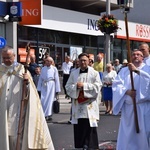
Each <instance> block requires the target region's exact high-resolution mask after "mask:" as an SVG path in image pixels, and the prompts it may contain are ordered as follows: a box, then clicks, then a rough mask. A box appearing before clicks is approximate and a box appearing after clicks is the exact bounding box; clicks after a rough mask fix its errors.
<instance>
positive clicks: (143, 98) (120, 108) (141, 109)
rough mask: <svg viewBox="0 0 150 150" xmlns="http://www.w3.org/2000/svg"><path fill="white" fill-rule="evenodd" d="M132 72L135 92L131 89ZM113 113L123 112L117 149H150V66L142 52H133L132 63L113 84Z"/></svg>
mask: <svg viewBox="0 0 150 150" xmlns="http://www.w3.org/2000/svg"><path fill="white" fill-rule="evenodd" d="M130 71H132V74H133V81H134V88H135V91H133V90H131V80H130ZM112 88H113V113H114V114H115V115H117V114H119V112H121V119H120V127H119V133H118V139H117V150H150V67H149V66H147V65H146V64H144V63H143V54H142V52H141V51H140V50H134V51H133V52H132V63H129V64H128V67H124V68H122V69H121V71H120V72H119V74H118V76H117V77H116V78H115V80H114V81H113V85H112ZM133 98H135V101H136V107H137V115H138V124H139V133H137V131H136V124H135V118H134V108H133Z"/></svg>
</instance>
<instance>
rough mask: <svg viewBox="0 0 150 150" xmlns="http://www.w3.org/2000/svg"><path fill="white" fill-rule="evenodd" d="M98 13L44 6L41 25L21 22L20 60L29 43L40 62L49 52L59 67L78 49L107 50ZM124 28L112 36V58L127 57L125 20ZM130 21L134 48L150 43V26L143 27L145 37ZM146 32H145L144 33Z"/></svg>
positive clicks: (18, 31) (19, 39) (19, 34)
mask: <svg viewBox="0 0 150 150" xmlns="http://www.w3.org/2000/svg"><path fill="white" fill-rule="evenodd" d="M98 19H99V16H97V15H91V14H86V13H80V12H75V11H70V10H66V9H60V8H56V7H51V6H45V5H44V6H43V19H42V24H41V25H35V26H34V25H33V26H21V25H18V27H17V33H18V61H20V62H21V61H22V57H21V56H20V54H19V49H20V48H24V47H25V46H26V44H27V43H28V42H30V44H31V48H32V49H34V53H35V54H36V58H37V62H38V63H42V58H43V56H44V54H45V52H46V51H48V52H49V53H50V55H51V56H52V57H53V59H54V61H55V64H56V66H57V67H58V69H61V65H62V62H63V61H64V57H65V56H66V55H70V56H71V59H75V58H76V57H77V54H78V52H87V53H92V54H94V56H96V55H97V54H98V53H99V52H103V53H105V50H104V49H105V36H104V34H103V33H101V32H100V31H98V29H97V26H96V22H97V20H98ZM118 23H119V26H120V27H121V30H119V31H118V32H117V33H115V35H114V34H112V35H111V46H110V47H111V60H114V59H116V58H118V59H120V62H122V60H123V59H124V58H126V56H127V49H126V33H125V25H124V21H119V22H118ZM137 25H138V24H136V23H131V22H130V23H129V35H130V40H131V41H130V45H131V50H132V49H135V48H138V45H139V43H140V42H143V41H144V42H150V40H149V38H148V31H147V30H148V27H147V28H146V29H145V30H144V29H143V36H142V37H141V26H140V27H138V26H137ZM144 32H145V34H147V35H145V36H144Z"/></svg>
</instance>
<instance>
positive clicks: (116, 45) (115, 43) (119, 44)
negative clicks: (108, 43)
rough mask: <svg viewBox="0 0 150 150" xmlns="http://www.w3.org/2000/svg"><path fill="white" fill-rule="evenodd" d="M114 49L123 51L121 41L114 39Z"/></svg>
mask: <svg viewBox="0 0 150 150" xmlns="http://www.w3.org/2000/svg"><path fill="white" fill-rule="evenodd" d="M124 44H125V47H126V41H125V43H124ZM113 48H114V49H119V50H121V39H114V41H113ZM125 49H126V48H125Z"/></svg>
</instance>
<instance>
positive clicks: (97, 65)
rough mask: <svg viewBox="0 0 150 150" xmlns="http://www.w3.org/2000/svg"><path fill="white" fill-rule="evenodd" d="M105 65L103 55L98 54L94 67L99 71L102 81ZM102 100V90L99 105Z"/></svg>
mask: <svg viewBox="0 0 150 150" xmlns="http://www.w3.org/2000/svg"><path fill="white" fill-rule="evenodd" d="M103 67H104V65H103V55H102V54H100V53H99V54H98V55H97V61H96V62H94V64H93V68H94V70H96V71H98V72H99V77H100V80H101V81H102V77H103ZM101 101H102V91H101V90H100V94H99V98H98V104H99V105H100V104H101Z"/></svg>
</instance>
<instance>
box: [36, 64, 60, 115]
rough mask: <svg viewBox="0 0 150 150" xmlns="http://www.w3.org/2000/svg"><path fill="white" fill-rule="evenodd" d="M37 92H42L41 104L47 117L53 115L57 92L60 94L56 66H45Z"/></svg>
mask: <svg viewBox="0 0 150 150" xmlns="http://www.w3.org/2000/svg"><path fill="white" fill-rule="evenodd" d="M37 90H38V91H41V103H42V106H43V110H44V113H45V117H47V116H51V115H52V112H53V110H52V106H53V101H54V100H55V94H56V92H60V82H59V75H58V70H57V68H56V67H55V66H52V65H51V66H50V67H47V66H44V67H43V68H42V70H41V74H40V77H39V81H38V86H37Z"/></svg>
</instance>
